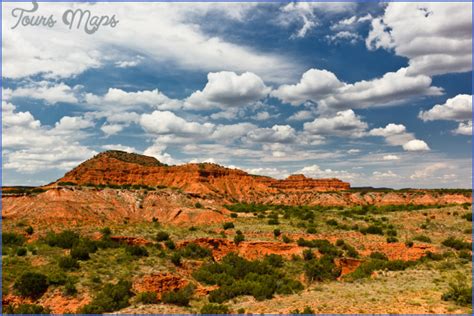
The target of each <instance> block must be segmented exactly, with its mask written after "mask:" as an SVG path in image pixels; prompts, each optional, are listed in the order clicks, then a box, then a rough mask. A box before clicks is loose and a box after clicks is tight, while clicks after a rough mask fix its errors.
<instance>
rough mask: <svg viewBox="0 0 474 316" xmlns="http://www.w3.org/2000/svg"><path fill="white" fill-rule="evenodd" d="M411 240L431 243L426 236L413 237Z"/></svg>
mask: <svg viewBox="0 0 474 316" xmlns="http://www.w3.org/2000/svg"><path fill="white" fill-rule="evenodd" d="M413 240H416V241H421V242H426V243H431V238H430V237H428V236H426V235H418V236H415V237H413Z"/></svg>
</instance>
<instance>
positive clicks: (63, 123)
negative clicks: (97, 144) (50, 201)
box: [54, 116, 95, 132]
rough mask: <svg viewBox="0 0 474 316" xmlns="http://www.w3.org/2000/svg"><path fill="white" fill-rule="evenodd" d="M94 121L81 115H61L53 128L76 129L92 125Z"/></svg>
mask: <svg viewBox="0 0 474 316" xmlns="http://www.w3.org/2000/svg"><path fill="white" fill-rule="evenodd" d="M94 125H95V124H94V122H92V121H91V120H88V119H86V118H84V117H82V116H63V117H62V118H61V119H60V120H59V122H56V124H55V127H54V129H55V130H56V131H63V132H64V131H65V132H70V131H76V130H81V129H86V128H90V127H94Z"/></svg>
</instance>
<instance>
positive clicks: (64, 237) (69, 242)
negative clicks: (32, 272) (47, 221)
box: [45, 230, 80, 249]
mask: <svg viewBox="0 0 474 316" xmlns="http://www.w3.org/2000/svg"><path fill="white" fill-rule="evenodd" d="M79 239H80V236H79V235H78V234H77V233H75V232H73V231H71V230H64V231H62V232H60V233H59V234H56V233H54V232H49V233H48V234H47V235H46V238H45V241H46V243H47V244H48V245H50V246H51V247H60V248H63V249H71V248H72V247H73V246H74V245H75V244H77V243H78V242H79Z"/></svg>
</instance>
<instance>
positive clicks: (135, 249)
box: [125, 245, 148, 257]
mask: <svg viewBox="0 0 474 316" xmlns="http://www.w3.org/2000/svg"><path fill="white" fill-rule="evenodd" d="M125 252H126V253H128V254H130V255H131V256H133V257H148V250H146V248H145V247H143V246H136V245H127V246H126V247H125Z"/></svg>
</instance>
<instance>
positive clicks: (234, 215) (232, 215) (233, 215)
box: [230, 213, 239, 218]
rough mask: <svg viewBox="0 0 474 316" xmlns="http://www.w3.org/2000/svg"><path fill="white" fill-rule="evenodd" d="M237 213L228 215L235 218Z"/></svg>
mask: <svg viewBox="0 0 474 316" xmlns="http://www.w3.org/2000/svg"><path fill="white" fill-rule="evenodd" d="M238 216H239V215H237V213H230V217H232V218H237V217H238Z"/></svg>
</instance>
